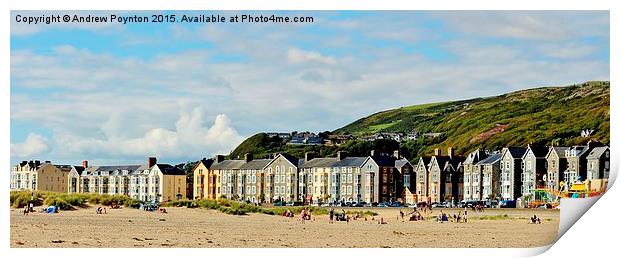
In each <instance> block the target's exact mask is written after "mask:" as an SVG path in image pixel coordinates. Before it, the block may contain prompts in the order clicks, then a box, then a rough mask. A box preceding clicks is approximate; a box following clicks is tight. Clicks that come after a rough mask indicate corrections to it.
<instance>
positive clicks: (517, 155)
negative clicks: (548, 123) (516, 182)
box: [504, 147, 527, 159]
mask: <svg viewBox="0 0 620 258" xmlns="http://www.w3.org/2000/svg"><path fill="white" fill-rule="evenodd" d="M504 149H505V150H506V151H507V152H509V153H510V156H512V158H513V159H521V158H523V155H524V154H525V151H526V150H527V149H526V148H521V147H506V148H504Z"/></svg>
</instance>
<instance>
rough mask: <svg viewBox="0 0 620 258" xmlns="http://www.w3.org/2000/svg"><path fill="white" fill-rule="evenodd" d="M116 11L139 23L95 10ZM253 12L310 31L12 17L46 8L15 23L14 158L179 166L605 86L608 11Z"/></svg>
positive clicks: (266, 26)
mask: <svg viewBox="0 0 620 258" xmlns="http://www.w3.org/2000/svg"><path fill="white" fill-rule="evenodd" d="M60 13H62V14H65V12H60ZM88 13H89V12H86V11H82V12H79V14H88ZM110 13H120V14H122V15H133V14H135V13H132V12H93V14H98V15H102V14H103V15H106V14H110ZM166 13H168V14H172V13H174V14H176V15H177V16H180V15H182V14H190V15H191V14H194V15H195V14H199V13H202V14H212V13H213V14H218V13H219V14H221V15H226V16H230V15H234V14H241V13H253V14H259V13H257V12H232V11H231V12H209V11H202V12H185V11H175V12H166ZM261 13H263V14H267V15H270V14H273V13H275V14H277V15H288V16H313V17H314V22H313V23H306V24H231V23H223V24H181V23H174V24H153V23H148V24H128V25H122V24H116V23H108V24H54V25H27V24H22V23H17V22H15V19H14V17H15V15H17V14H21V15H31V16H36V15H41V14H46V15H50V14H51V13H50V12H40V11H32V12H16V11H14V12H12V17H13V21H12V23H11V162H12V163H15V162H17V161H18V160H21V159H34V158H37V159H42V160H53V161H54V162H56V163H71V164H73V163H78V162H79V161H80V160H84V159H87V160H91V163H92V162H94V163H93V164H97V163H101V164H115V163H139V162H143V160H144V158H145V157H146V156H148V155H156V156H158V157H160V159H161V160H163V161H167V162H172V163H174V162H182V161H187V160H196V159H199V158H201V157H205V156H212V155H214V154H216V153H223V154H227V153H228V152H229V151H230V150H231V149H232V148H234V147H235V146H236V145H237V144H238V143H239V142H240V141H242V140H243V139H244V138H245V137H248V136H250V135H252V134H254V133H256V132H263V131H283V132H288V131H292V130H311V131H324V130H333V129H337V128H339V127H341V126H343V125H346V124H347V123H349V122H351V121H354V120H356V119H358V118H360V117H363V116H367V115H369V114H371V113H374V112H377V111H381V110H385V109H389V108H397V107H400V106H407V105H414V104H421V103H427V102H435V101H446V100H455V99H466V98H474V97H480V96H490V95H496V94H501V93H505V92H510V91H514V90H519V89H524V88H532V87H537V86H547V85H567V84H572V83H579V82H583V81H587V80H609V13H608V12H606V11H553V12H545V11H533V12H525V11H503V12H502V11H452V12H433V11H408V12H384V11H382V12H375V11H355V12H348V11H338V12H306V11H304V12H286V11H277V12H270V11H263V12H261ZM138 14H147V15H148V14H151V13H144V12H142V13H138Z"/></svg>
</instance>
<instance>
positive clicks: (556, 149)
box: [547, 146, 569, 158]
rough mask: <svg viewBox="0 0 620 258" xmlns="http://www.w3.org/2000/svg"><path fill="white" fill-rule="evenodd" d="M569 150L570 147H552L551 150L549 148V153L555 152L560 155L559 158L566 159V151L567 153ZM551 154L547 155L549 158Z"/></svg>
mask: <svg viewBox="0 0 620 258" xmlns="http://www.w3.org/2000/svg"><path fill="white" fill-rule="evenodd" d="M568 149H569V147H560V146H552V147H551V148H549V153H551V152H552V151H553V152H555V153H556V154H557V155H558V157H560V158H565V157H566V153H565V152H564V151H566V150H568ZM549 153H547V157H548V156H549Z"/></svg>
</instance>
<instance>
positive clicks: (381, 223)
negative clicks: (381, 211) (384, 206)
mask: <svg viewBox="0 0 620 258" xmlns="http://www.w3.org/2000/svg"><path fill="white" fill-rule="evenodd" d="M378 224H379V225H384V224H387V222H385V221H384V220H383V217H381V219H380V220H379V221H378Z"/></svg>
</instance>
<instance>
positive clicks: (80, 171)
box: [73, 166, 84, 175]
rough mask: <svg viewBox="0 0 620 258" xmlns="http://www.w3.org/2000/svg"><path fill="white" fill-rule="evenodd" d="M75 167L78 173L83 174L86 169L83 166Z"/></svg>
mask: <svg viewBox="0 0 620 258" xmlns="http://www.w3.org/2000/svg"><path fill="white" fill-rule="evenodd" d="M73 169H75V172H77V174H78V175H82V172H83V171H84V167H83V166H73Z"/></svg>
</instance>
